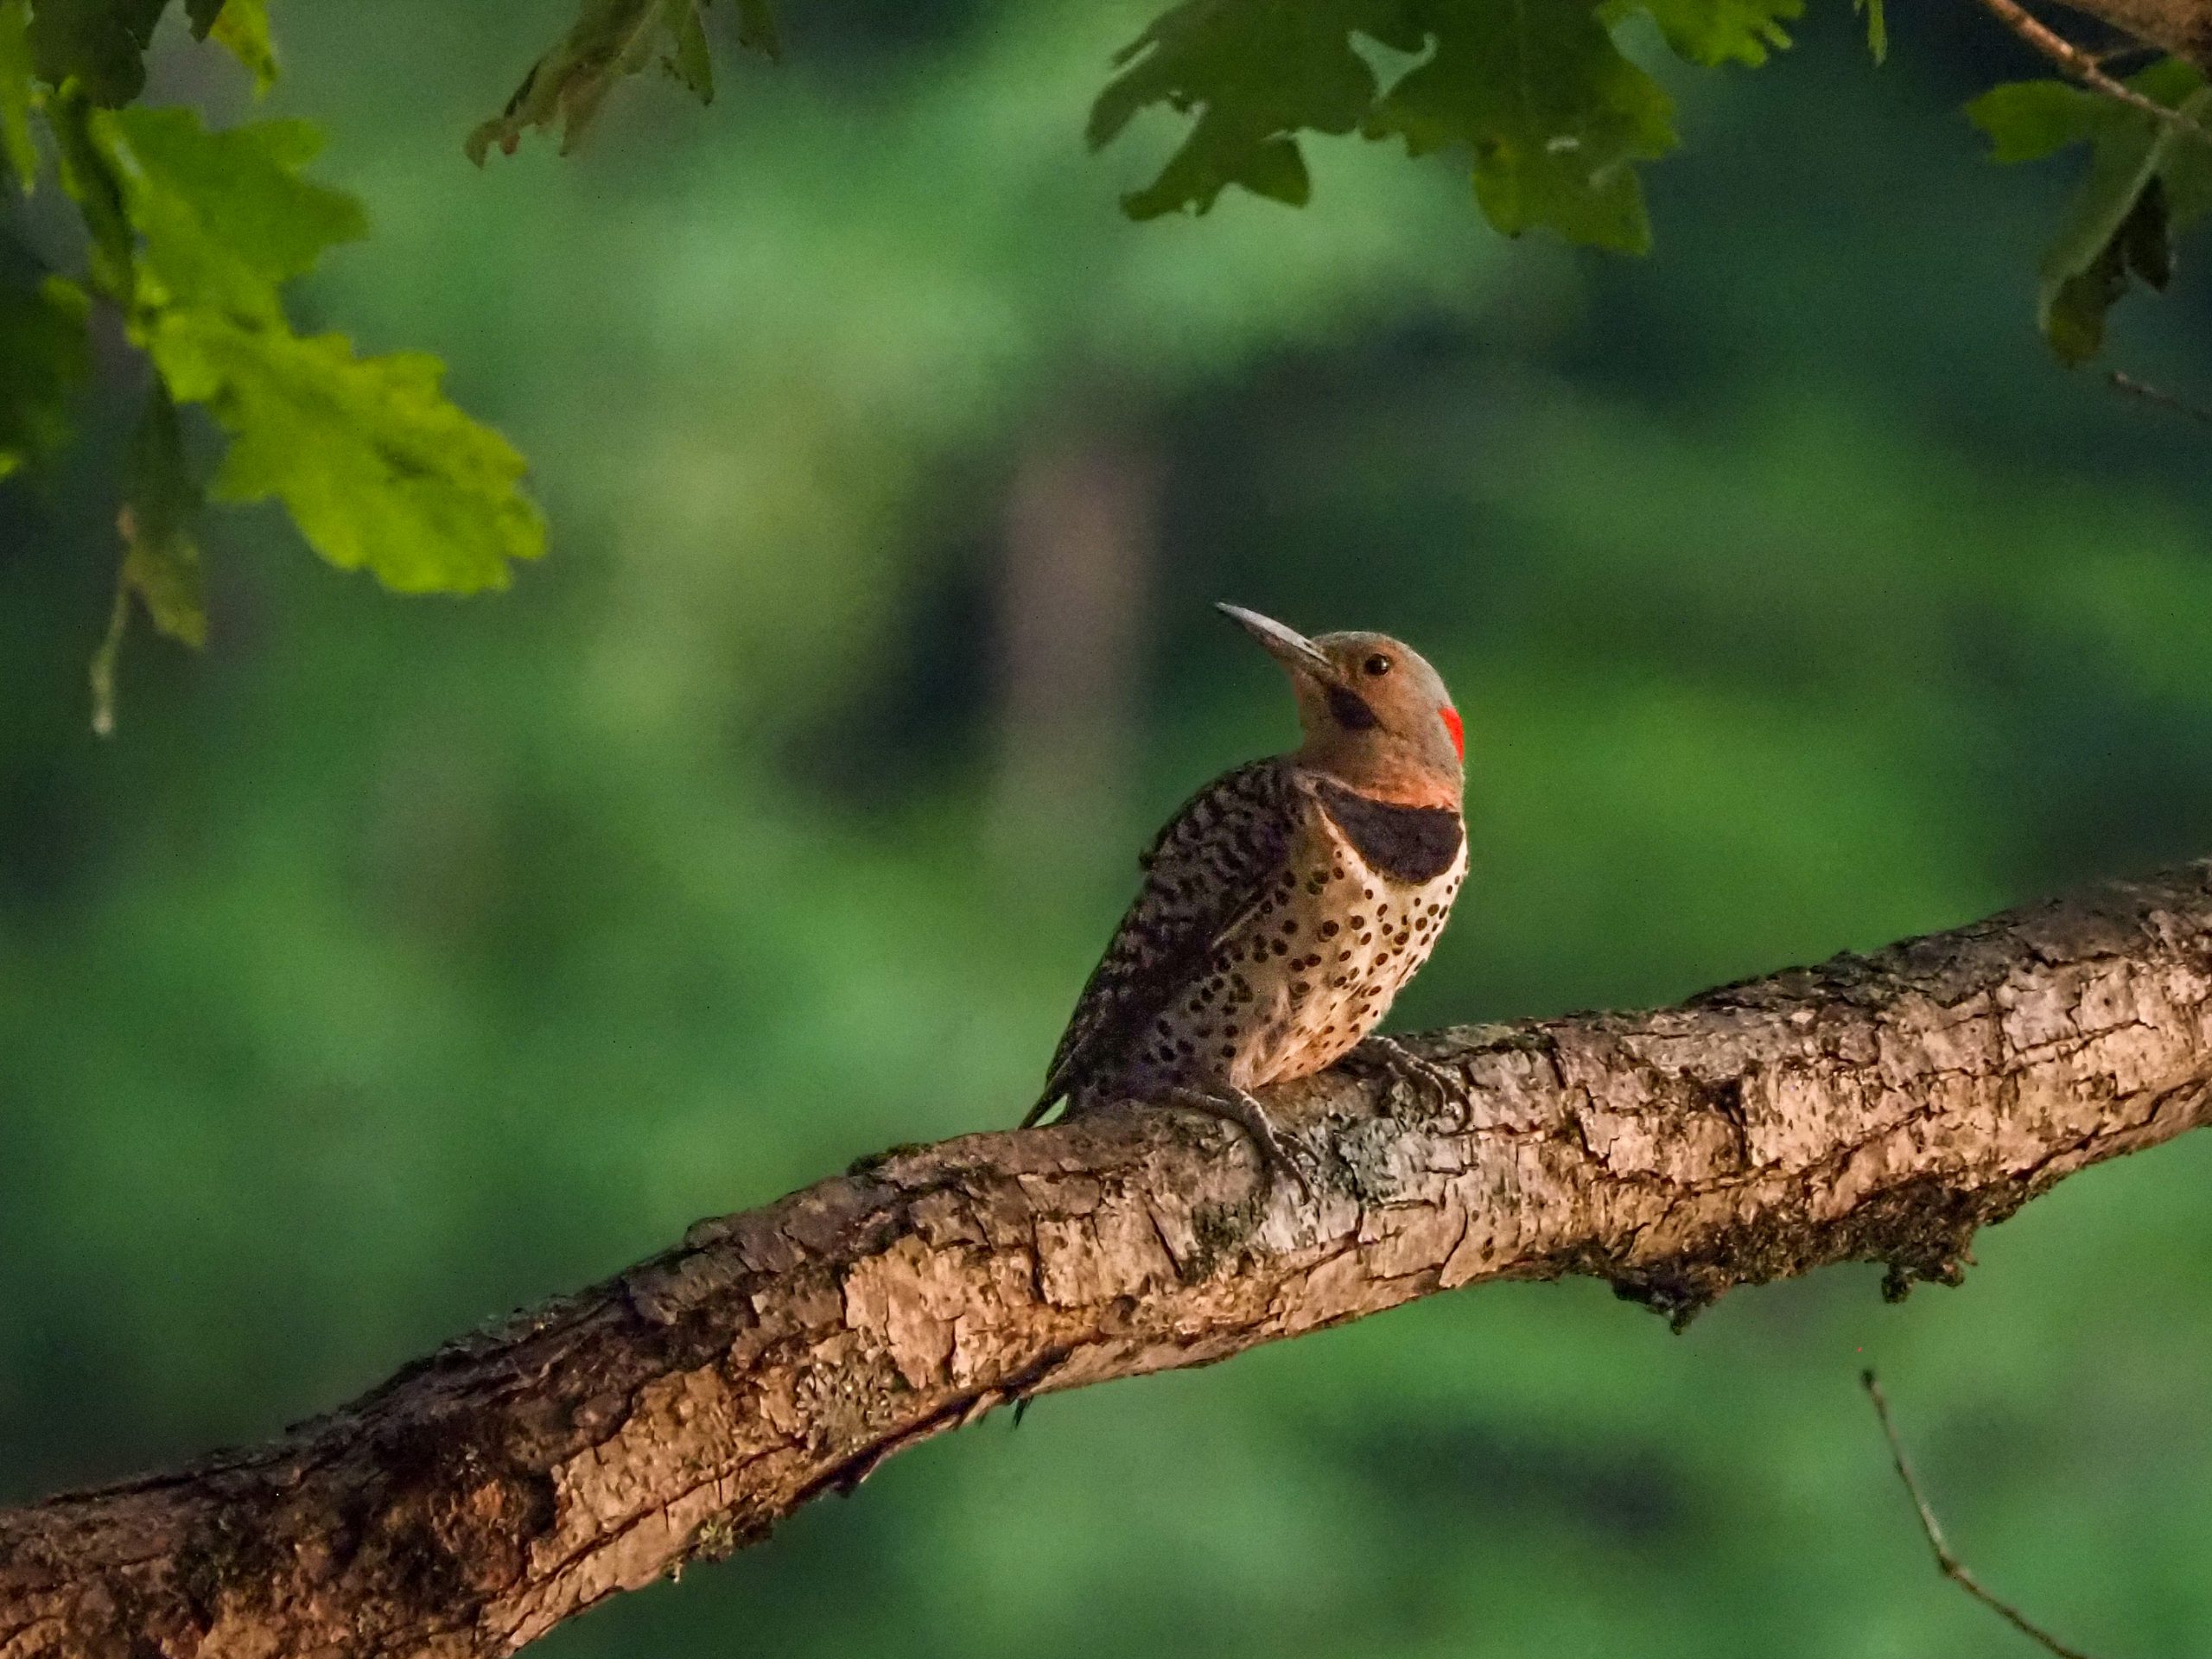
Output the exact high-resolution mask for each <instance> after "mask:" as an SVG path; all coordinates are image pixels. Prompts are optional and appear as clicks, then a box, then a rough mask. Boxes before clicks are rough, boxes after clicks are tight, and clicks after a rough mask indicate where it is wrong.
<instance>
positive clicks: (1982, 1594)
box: [1859, 1371, 2089, 1659]
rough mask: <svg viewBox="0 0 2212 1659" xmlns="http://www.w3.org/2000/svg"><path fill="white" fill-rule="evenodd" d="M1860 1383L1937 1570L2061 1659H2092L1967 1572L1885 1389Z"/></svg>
mask: <svg viewBox="0 0 2212 1659" xmlns="http://www.w3.org/2000/svg"><path fill="white" fill-rule="evenodd" d="M1859 1381H1860V1382H1861V1383H1865V1384H1866V1395H1867V1397H1868V1398H1869V1399H1871V1400H1872V1401H1873V1402H1874V1414H1875V1415H1876V1416H1877V1417H1878V1418H1880V1419H1881V1420H1882V1433H1884V1434H1885V1435H1887V1436H1888V1437H1889V1441H1890V1455H1891V1457H1893V1458H1894V1459H1897V1478H1899V1479H1900V1480H1902V1481H1904V1489H1905V1491H1907V1492H1908V1493H1910V1495H1911V1497H1912V1506H1913V1508H1914V1509H1916V1510H1919V1511H1920V1529H1921V1531H1922V1532H1923V1533H1925V1534H1926V1535H1928V1547H1929V1548H1930V1549H1931V1550H1933V1551H1935V1552H1936V1570H1937V1571H1938V1572H1940V1573H1942V1575H1943V1576H1944V1577H1945V1578H1947V1579H1948V1580H1950V1581H1951V1582H1952V1583H1953V1584H1955V1585H1957V1586H1959V1588H1960V1589H1961V1590H1963V1591H1965V1592H1967V1594H1968V1595H1970V1596H1972V1597H1973V1598H1974V1599H1975V1600H1976V1601H1978V1602H1980V1604H1981V1605H1983V1606H1985V1607H1986V1608H1988V1609H1990V1610H1991V1611H1993V1612H1995V1613H1997V1614H1999V1615H2000V1616H2001V1617H2002V1618H2004V1619H2005V1622H2006V1623H2007V1624H2011V1625H2012V1628H2013V1629H2014V1630H2018V1631H2019V1632H2020V1634H2021V1635H2023V1636H2024V1637H2028V1638H2029V1639H2030V1640H2031V1641H2033V1642H2037V1643H2040V1644H2041V1645H2042V1646H2043V1647H2044V1648H2046V1649H2049V1650H2050V1652H2052V1653H2055V1654H2056V1655H2058V1656H2059V1659H2089V1656H2088V1654H2086V1653H2084V1652H2082V1649H2079V1648H2069V1647H2068V1646H2067V1645H2066V1643H2063V1642H2062V1641H2060V1640H2059V1639H2058V1638H2057V1637H2055V1636H2053V1635H2052V1634H2051V1633H2050V1631H2049V1630H2044V1628H2043V1627H2042V1626H2041V1625H2040V1624H2035V1623H2033V1622H2032V1621H2031V1620H2030V1619H2029V1618H2028V1617H2027V1615H2026V1614H2024V1613H2023V1612H2022V1611H2020V1610H2019V1609H2018V1608H2017V1607H2015V1606H2013V1605H2012V1603H2010V1602H2008V1601H2000V1600H1999V1599H1998V1598H1997V1597H1995V1596H1993V1595H1992V1594H1991V1593H1990V1592H1988V1591H1986V1590H1985V1589H1983V1588H1982V1586H1981V1581H1980V1580H1978V1579H1976V1578H1975V1577H1974V1574H1973V1573H1970V1572H1968V1571H1967V1564H1966V1563H1965V1562H1964V1561H1962V1560H1960V1559H1959V1558H1958V1557H1957V1556H1955V1555H1954V1554H1951V1547H1950V1545H1948V1544H1947V1543H1945V1542H1944V1541H1943V1529H1942V1527H1941V1526H1940V1525H1939V1524H1937V1522H1936V1511H1935V1510H1931V1509H1929V1507H1928V1499H1927V1498H1926V1497H1923V1495H1922V1493H1921V1490H1920V1482H1919V1481H1918V1480H1917V1479H1916V1478H1914V1476H1913V1472H1912V1464H1911V1462H1910V1460H1909V1459H1907V1458H1906V1457H1905V1454H1904V1441H1903V1440H1899V1439H1898V1438H1897V1425H1896V1424H1895V1423H1893V1422H1891V1421H1890V1402H1889V1401H1888V1400H1886V1399H1885V1398H1884V1397H1883V1395H1882V1385H1881V1384H1880V1383H1878V1382H1876V1381H1875V1380H1874V1373H1873V1372H1872V1371H1861V1372H1860V1373H1859Z"/></svg>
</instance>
